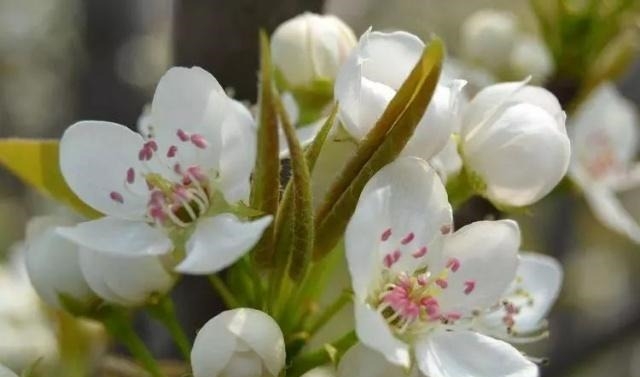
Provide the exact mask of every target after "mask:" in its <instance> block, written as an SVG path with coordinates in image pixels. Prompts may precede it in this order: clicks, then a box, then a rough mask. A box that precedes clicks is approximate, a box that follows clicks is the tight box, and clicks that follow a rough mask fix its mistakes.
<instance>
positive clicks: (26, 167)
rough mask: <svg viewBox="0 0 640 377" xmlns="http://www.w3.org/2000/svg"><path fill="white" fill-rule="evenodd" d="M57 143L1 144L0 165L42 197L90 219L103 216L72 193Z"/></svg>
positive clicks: (5, 141)
mask: <svg viewBox="0 0 640 377" xmlns="http://www.w3.org/2000/svg"><path fill="white" fill-rule="evenodd" d="M58 149H59V143H58V140H28V139H3V140H0V165H4V167H6V168H7V169H8V170H9V171H11V172H12V173H13V174H15V175H16V176H17V177H18V178H20V179H21V180H22V181H23V182H24V183H26V184H28V185H29V186H32V187H34V188H35V189H37V190H38V191H40V192H42V193H43V194H45V195H47V196H50V197H51V198H53V199H56V200H58V201H60V202H61V203H63V204H65V205H67V206H69V207H71V208H72V209H74V210H76V211H77V212H79V213H80V214H82V215H84V216H86V217H88V218H97V217H100V216H102V214H101V213H99V212H97V211H96V210H94V209H93V208H91V207H89V206H88V205H86V204H85V203H84V202H83V201H82V200H80V199H79V198H78V197H77V196H76V194H74V193H73V191H71V189H70V188H69V186H67V183H66V182H65V180H64V177H62V173H61V172H60V166H59V165H58Z"/></svg>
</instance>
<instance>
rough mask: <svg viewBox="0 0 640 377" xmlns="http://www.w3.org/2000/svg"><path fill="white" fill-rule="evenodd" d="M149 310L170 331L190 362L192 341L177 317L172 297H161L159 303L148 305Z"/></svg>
mask: <svg viewBox="0 0 640 377" xmlns="http://www.w3.org/2000/svg"><path fill="white" fill-rule="evenodd" d="M147 311H148V312H149V314H150V315H151V316H152V317H153V318H155V319H156V320H158V322H160V323H162V325H163V326H164V327H165V328H166V329H167V330H168V331H169V334H171V337H172V338H173V341H174V342H175V344H176V345H177V346H178V349H179V350H180V353H181V354H182V357H183V358H184V360H185V361H187V362H188V361H189V359H190V358H191V342H190V341H189V337H188V336H187V334H185V332H184V329H183V328H182V326H181V325H180V322H179V321H178V318H177V317H176V311H175V308H174V305H173V301H172V300H171V297H169V296H165V297H163V298H161V299H160V301H159V302H158V303H157V304H155V305H151V306H148V307H147Z"/></svg>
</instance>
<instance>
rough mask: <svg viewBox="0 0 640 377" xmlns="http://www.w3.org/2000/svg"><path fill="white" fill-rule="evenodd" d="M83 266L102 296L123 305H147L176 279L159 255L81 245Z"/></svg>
mask: <svg viewBox="0 0 640 377" xmlns="http://www.w3.org/2000/svg"><path fill="white" fill-rule="evenodd" d="M80 268H81V269H82V273H83V274H84V277H85V279H86V280H87V282H88V283H89V286H90V287H91V289H93V291H94V292H96V293H97V294H98V296H100V297H101V298H102V299H104V300H105V301H107V302H111V303H114V304H119V305H123V306H138V305H143V304H145V303H147V302H148V301H149V299H150V298H151V297H152V296H154V295H163V294H165V293H166V292H167V291H169V290H170V289H171V287H172V286H173V282H174V280H175V279H174V275H172V274H171V273H169V272H168V271H167V270H166V269H165V268H164V266H163V265H162V262H161V260H160V258H159V257H157V256H135V257H127V256H120V255H112V254H108V253H104V252H99V251H95V250H90V249H86V248H81V249H80Z"/></svg>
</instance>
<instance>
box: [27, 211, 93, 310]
mask: <svg viewBox="0 0 640 377" xmlns="http://www.w3.org/2000/svg"><path fill="white" fill-rule="evenodd" d="M36 221H39V222H42V223H48V225H47V226H45V227H43V228H41V229H40V230H39V232H37V233H35V232H30V233H31V234H29V236H28V237H27V240H26V242H25V246H26V247H25V253H26V255H25V263H26V267H27V271H28V274H29V279H30V280H31V284H32V285H33V287H34V288H35V290H36V291H37V292H38V295H39V296H40V297H41V298H42V299H43V300H44V301H45V302H46V303H47V304H49V305H51V306H53V307H56V308H60V306H61V303H60V301H59V295H60V294H65V295H67V296H70V297H71V298H73V299H75V300H78V301H80V302H83V303H85V302H88V301H89V300H91V299H93V298H94V294H93V292H91V289H90V288H89V286H88V285H87V282H86V281H85V279H84V277H83V275H82V272H81V270H80V264H79V260H78V246H77V245H75V244H73V243H72V242H70V241H68V240H66V239H64V238H62V237H61V236H59V235H58V234H57V233H56V228H55V226H57V225H64V224H65V222H66V221H65V220H63V219H59V218H54V217H49V218H36ZM34 233H35V234H34Z"/></svg>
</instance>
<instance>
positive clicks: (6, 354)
mask: <svg viewBox="0 0 640 377" xmlns="http://www.w3.org/2000/svg"><path fill="white" fill-rule="evenodd" d="M15 251H16V252H15V253H12V254H11V258H10V259H9V263H7V264H6V265H0V334H2V341H1V342H0V363H2V364H4V365H6V366H8V367H10V368H12V369H16V370H21V369H24V368H27V367H28V366H29V365H31V364H32V363H33V362H34V361H35V360H38V359H44V361H45V362H49V361H52V360H55V358H56V357H57V353H58V344H57V340H56V336H55V332H54V329H53V327H52V325H51V323H50V322H49V319H48V318H47V315H46V313H44V311H43V310H42V305H41V302H40V300H39V299H38V295H37V293H36V292H35V291H34V289H33V287H32V286H31V284H30V283H29V279H28V276H27V274H26V271H24V270H25V268H24V267H25V266H24V260H23V257H24V247H23V246H18V247H16V250H15ZM0 376H4V375H3V374H2V368H0Z"/></svg>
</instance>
